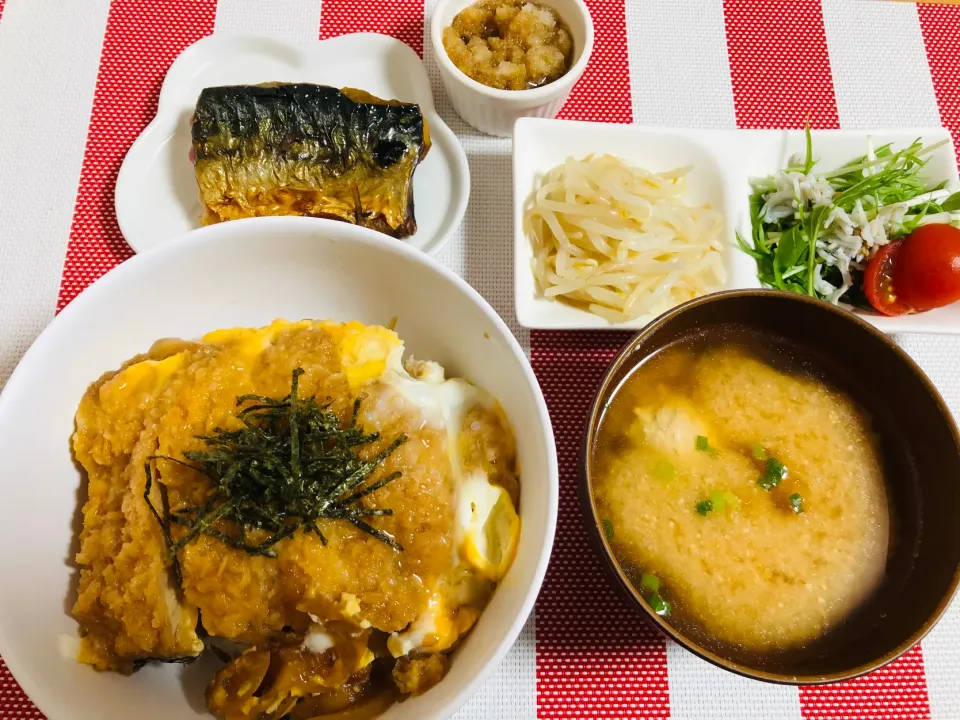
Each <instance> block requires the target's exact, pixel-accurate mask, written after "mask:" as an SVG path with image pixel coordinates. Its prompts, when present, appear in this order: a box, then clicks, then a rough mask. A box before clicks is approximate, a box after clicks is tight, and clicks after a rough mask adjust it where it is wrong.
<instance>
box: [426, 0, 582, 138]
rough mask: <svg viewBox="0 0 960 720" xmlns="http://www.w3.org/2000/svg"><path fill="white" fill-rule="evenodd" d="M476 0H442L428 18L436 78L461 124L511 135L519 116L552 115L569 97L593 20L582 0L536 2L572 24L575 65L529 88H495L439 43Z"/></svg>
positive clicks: (578, 72) (545, 116) (580, 68)
mask: <svg viewBox="0 0 960 720" xmlns="http://www.w3.org/2000/svg"><path fill="white" fill-rule="evenodd" d="M474 2H476V0H440V1H439V2H438V3H437V6H436V7H435V8H434V10H433V16H432V18H431V19H430V43H431V44H432V46H433V54H434V57H435V58H436V59H437V66H438V67H439V68H440V78H441V79H442V80H443V86H444V88H446V90H447V95H449V96H450V102H451V103H453V108H454V110H456V111H457V115H459V116H460V117H461V118H463V120H464V122H466V123H467V124H469V125H472V126H473V127H475V128H476V129H477V130H479V131H480V132H484V133H487V134H488V135H499V136H501V137H510V136H511V135H512V134H513V126H514V123H515V122H516V121H517V119H518V118H522V117H540V118H552V117H555V116H556V114H557V113H558V112H560V108H562V107H563V104H564V103H565V102H566V101H567V97H568V96H569V95H570V91H571V90H572V89H573V86H574V85H575V84H576V82H577V80H579V79H580V76H581V75H583V71H584V70H585V69H586V67H587V63H588V62H589V61H590V53H591V52H592V51H593V20H592V19H591V18H590V11H589V10H588V9H587V6H586V4H585V3H584V2H583V0H537V2H539V3H540V4H542V5H548V6H550V7H552V8H553V9H555V10H556V11H557V14H559V15H560V19H561V20H563V22H565V23H566V25H567V27H568V28H570V35H571V37H572V38H573V53H574V57H573V63H572V64H571V66H570V70H568V71H567V73H566V74H565V75H564V76H563V77H561V78H559V79H557V80H556V81H554V82H552V83H550V84H549V85H544V86H543V87H539V88H534V89H532V90H497V89H495V88H490V87H487V86H486V85H483V84H482V83H478V82H477V81H476V80H473V79H472V78H470V77H468V76H467V75H464V74H463V73H462V72H461V71H460V70H459V69H458V68H457V66H456V65H454V64H453V61H452V60H450V57H449V56H448V55H447V51H446V50H445V49H444V47H443V29H444V28H445V27H447V26H449V25H450V24H451V23H452V22H453V18H454V17H455V16H456V15H457V13H459V12H460V11H461V10H463V9H464V8H465V7H467V6H468V5H473V4H474Z"/></svg>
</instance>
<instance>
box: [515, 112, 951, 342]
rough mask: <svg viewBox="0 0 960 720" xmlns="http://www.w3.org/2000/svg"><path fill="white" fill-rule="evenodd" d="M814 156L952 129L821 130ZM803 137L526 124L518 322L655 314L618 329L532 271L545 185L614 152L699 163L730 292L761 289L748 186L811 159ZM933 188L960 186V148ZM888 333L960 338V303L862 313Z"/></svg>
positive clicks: (932, 169)
mask: <svg viewBox="0 0 960 720" xmlns="http://www.w3.org/2000/svg"><path fill="white" fill-rule="evenodd" d="M812 134H813V148H814V154H815V155H816V157H817V158H819V162H820V167H823V168H832V167H836V166H838V165H840V164H842V163H844V162H848V161H849V160H851V159H853V158H855V157H857V156H859V155H863V154H864V153H865V152H866V147H867V145H866V143H867V137H868V136H869V137H871V138H872V139H873V142H874V144H875V145H881V144H883V143H887V142H892V143H894V145H895V147H898V148H899V147H905V146H907V145H909V144H910V143H911V142H913V141H914V140H916V139H917V138H921V139H922V141H923V142H924V143H926V144H929V143H934V142H938V141H940V140H943V139H948V140H949V138H950V134H949V132H948V131H947V130H944V129H943V128H909V129H905V130H876V131H869V132H868V131H862V130H814V131H813V132H812ZM803 149H804V133H803V131H802V130H693V129H666V128H647V127H641V126H638V125H617V124H609V123H586V122H568V121H557V120H539V119H522V120H519V121H517V125H516V130H515V133H514V142H513V227H514V298H515V303H516V311H517V319H518V320H519V322H520V324H521V325H523V326H524V327H527V328H535V329H588V328H623V329H637V328H641V327H643V326H644V325H646V324H647V323H648V322H650V320H652V319H653V318H652V317H641V318H637V319H636V320H634V321H632V322H629V323H621V324H612V323H609V322H607V321H606V320H603V319H601V318H599V317H597V316H595V315H593V314H591V313H589V312H587V311H585V310H580V309H577V308H574V307H571V306H569V305H565V304H562V303H560V302H555V301H551V300H547V299H546V298H544V297H542V296H540V295H539V293H538V292H537V289H536V283H535V282H534V278H533V273H532V271H531V261H532V260H533V247H532V245H531V244H530V241H529V240H528V239H527V238H526V237H525V235H524V232H523V213H524V209H525V206H526V204H527V202H528V200H529V198H530V196H531V194H532V193H533V192H534V190H535V189H536V187H537V185H538V182H539V179H540V178H541V177H542V176H543V175H544V174H545V173H546V172H548V171H549V170H551V169H552V168H554V167H556V166H557V165H559V164H561V163H562V162H563V161H564V160H565V159H566V158H567V157H570V156H573V157H578V158H579V157H584V156H586V155H589V154H591V153H593V154H602V153H610V154H612V155H617V156H619V157H621V158H623V159H625V160H628V161H631V162H634V163H636V164H639V165H641V166H643V167H646V168H648V169H650V170H668V169H671V168H675V167H678V166H681V165H686V164H692V165H694V170H693V171H692V172H691V173H690V175H689V176H688V184H687V199H688V201H689V202H690V203H692V204H702V203H709V204H710V205H711V206H712V207H715V208H719V209H720V210H721V211H722V212H723V214H724V216H725V217H726V221H727V223H726V228H725V229H724V233H723V243H724V250H723V253H724V262H725V264H726V267H727V275H728V277H727V284H726V286H725V287H724V288H722V289H724V290H734V289H743V288H758V287H760V283H759V281H758V280H757V270H756V263H755V262H754V260H753V258H751V257H750V256H748V255H747V254H746V253H744V252H742V251H741V250H740V249H739V248H738V247H737V244H736V238H735V235H734V233H735V232H736V231H739V232H740V234H741V236H742V237H744V238H747V239H749V238H750V237H751V232H750V212H749V195H750V186H749V179H750V178H751V177H757V176H763V175H769V174H772V173H774V172H776V171H777V170H779V169H780V168H782V167H783V166H784V165H785V164H786V161H787V159H788V158H789V157H790V156H791V155H793V154H794V153H796V152H801V153H802V152H803ZM924 172H925V174H926V176H927V177H928V178H929V179H930V180H931V181H932V182H940V181H943V180H950V181H954V182H956V181H957V180H958V174H957V164H956V159H955V158H954V155H953V146H952V145H951V144H950V143H949V142H947V144H946V145H943V146H941V147H940V148H938V149H937V150H936V151H934V153H933V154H932V155H931V156H930V158H929V162H928V164H927V165H926V167H925V170H924ZM861 315H862V317H863V318H864V319H865V320H867V321H869V322H871V323H872V324H873V325H875V326H876V327H877V328H879V329H880V330H882V331H884V332H888V333H900V332H916V333H947V334H960V303H956V304H954V305H952V306H948V307H945V308H940V309H938V310H932V311H930V312H926V313H919V314H916V315H902V316H900V317H884V316H881V315H877V314H873V313H861Z"/></svg>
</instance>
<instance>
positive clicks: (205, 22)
mask: <svg viewBox="0 0 960 720" xmlns="http://www.w3.org/2000/svg"><path fill="white" fill-rule="evenodd" d="M216 7H217V4H216V0H164V1H163V2H156V0H114V2H113V3H112V4H111V6H110V14H109V16H108V18H107V30H106V35H105V37H104V42H103V52H102V54H101V56H100V70H99V74H98V76H97V88H96V92H95V93H94V97H93V111H92V113H91V116H90V129H89V131H88V133H87V145H86V150H85V151H84V156H83V169H82V170H81V172H80V186H79V189H78V191H77V202H76V206H75V208H74V211H73V225H72V227H71V229H70V243H69V245H68V246H67V258H66V263H65V265H64V268H63V279H62V281H61V284H60V299H59V302H58V303H57V309H58V310H62V309H63V308H64V306H66V304H67V303H69V302H70V301H71V300H72V299H73V298H74V297H76V296H77V294H78V293H79V292H80V291H81V290H83V289H84V288H85V287H86V286H87V285H89V284H90V283H91V282H93V281H94V280H96V279H97V278H98V277H100V276H101V275H103V274H104V273H105V272H107V271H108V270H110V269H111V268H112V267H114V266H115V265H117V264H119V263H121V262H123V261H124V260H126V259H127V258H129V257H130V256H131V255H132V254H133V251H132V250H131V249H130V246H129V245H127V243H126V242H125V241H124V239H123V237H122V236H121V235H120V228H119V227H117V219H116V216H115V213H114V208H113V190H114V185H115V182H116V179H117V171H118V170H119V169H120V163H121V161H122V160H123V156H124V154H125V153H126V152H127V149H128V148H129V147H130V145H131V143H133V141H134V140H135V139H136V137H137V135H139V134H140V132H141V131H142V130H143V128H144V127H145V126H146V125H147V123H148V122H150V120H151V119H152V118H153V116H154V114H155V113H156V109H157V95H158V93H159V90H160V83H161V81H162V80H163V76H164V74H165V73H166V72H167V68H169V67H170V63H171V62H173V60H174V58H176V56H177V55H178V54H179V53H180V51H181V50H183V49H184V48H185V47H186V46H187V45H190V44H191V43H193V42H195V41H196V40H199V39H200V38H202V37H203V36H205V35H209V34H210V33H211V32H213V21H214V15H215V14H216ZM184 162H186V159H184Z"/></svg>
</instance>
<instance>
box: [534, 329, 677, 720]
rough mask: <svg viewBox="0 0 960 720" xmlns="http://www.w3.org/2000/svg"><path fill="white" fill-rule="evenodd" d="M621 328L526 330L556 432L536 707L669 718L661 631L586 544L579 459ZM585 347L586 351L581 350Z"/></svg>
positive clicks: (577, 714)
mask: <svg viewBox="0 0 960 720" xmlns="http://www.w3.org/2000/svg"><path fill="white" fill-rule="evenodd" d="M629 337H630V335H628V334H626V333H603V332H601V333H590V332H542V331H540V332H533V333H531V337H530V346H531V352H530V359H531V361H532V363H533V367H534V370H535V371H536V373H537V379H538V380H539V381H540V387H541V388H542V389H543V394H544V397H545V398H546V401H547V406H548V408H549V410H550V417H551V419H552V421H553V429H554V433H555V434H556V439H557V454H558V459H559V463H560V514H559V518H558V521H557V534H556V540H555V541H554V547H553V556H552V558H551V560H550V567H549V569H548V570H547V577H546V579H545V580H544V584H543V590H542V591H541V593H540V598H539V599H538V601H537V715H538V717H541V718H640V717H642V718H666V717H669V716H670V698H669V690H668V686H667V652H666V643H665V641H664V639H663V638H662V637H661V636H660V635H659V634H657V633H656V632H655V631H654V630H652V629H651V628H650V627H649V626H648V625H647V624H646V623H645V622H644V621H643V620H642V619H641V618H640V615H639V614H638V613H637V612H636V610H634V609H632V608H631V607H629V606H628V605H627V604H626V603H625V602H623V601H622V600H621V599H620V598H619V597H618V596H617V595H616V594H615V593H614V590H613V587H612V585H611V583H610V581H609V580H608V579H607V578H606V577H605V576H604V575H603V572H602V569H601V566H600V561H599V560H598V558H597V557H596V555H595V554H594V552H593V551H592V549H591V548H590V547H589V546H588V544H587V536H586V533H585V531H584V526H583V523H582V522H581V519H580V518H581V515H580V505H579V502H578V497H577V482H578V471H577V460H578V456H579V452H580V442H581V439H582V437H583V429H584V427H585V425H586V418H587V414H588V412H589V409H590V404H591V401H592V400H593V398H594V395H595V394H596V391H597V388H598V387H599V385H600V382H601V380H602V379H603V375H604V373H605V372H606V370H607V368H608V367H609V365H610V362H611V361H612V360H613V358H614V356H615V355H616V354H617V352H618V351H619V350H620V348H621V347H622V346H623V344H624V343H625V342H626V341H627V339H628V338H629ZM588 348H589V349H588Z"/></svg>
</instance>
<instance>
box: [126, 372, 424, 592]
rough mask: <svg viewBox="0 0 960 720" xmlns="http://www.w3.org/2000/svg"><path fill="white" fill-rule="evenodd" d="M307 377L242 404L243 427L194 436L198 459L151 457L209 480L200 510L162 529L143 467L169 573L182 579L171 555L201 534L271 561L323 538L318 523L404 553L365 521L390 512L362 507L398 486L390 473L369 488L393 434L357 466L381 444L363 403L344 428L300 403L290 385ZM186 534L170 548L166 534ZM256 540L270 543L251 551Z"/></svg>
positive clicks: (175, 516)
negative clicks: (302, 536)
mask: <svg viewBox="0 0 960 720" xmlns="http://www.w3.org/2000/svg"><path fill="white" fill-rule="evenodd" d="M303 373H304V371H303V369H301V368H297V369H296V370H294V371H293V379H292V381H291V383H290V394H289V395H287V396H286V397H285V398H283V399H281V400H277V399H274V398H269V397H263V396H260V395H242V396H240V397H238V398H237V406H238V407H239V406H245V407H243V409H242V410H240V412H239V413H238V414H237V418H238V419H239V420H240V421H241V422H242V423H243V425H244V427H242V428H240V429H239V430H224V429H222V428H217V429H215V430H214V432H213V434H212V435H204V436H198V437H199V439H201V440H203V441H204V443H205V444H206V449H204V450H193V451H189V452H185V453H184V454H183V457H184V459H183V460H180V459H178V458H173V457H168V456H156V457H153V458H150V459H151V460H154V461H156V460H165V461H169V462H175V463H179V464H181V465H185V466H187V467H190V468H193V469H194V470H196V471H198V472H200V473H202V474H203V475H206V476H207V477H208V478H209V479H210V480H211V481H212V483H213V487H214V493H213V494H212V496H211V497H210V498H209V500H207V502H206V503H205V504H204V505H202V506H200V507H181V508H177V509H176V510H174V511H173V512H168V513H166V514H167V519H166V522H164V519H163V518H162V517H161V515H160V513H159V512H158V511H157V509H156V508H155V507H154V506H153V503H152V502H151V501H150V489H151V486H152V483H153V470H152V468H151V466H150V464H149V463H147V464H146V466H145V470H146V474H147V480H146V485H145V489H144V493H143V497H144V500H146V502H147V505H148V506H149V507H150V511H151V512H152V513H153V515H154V517H155V518H156V519H157V522H158V523H159V524H160V527H161V529H162V530H163V534H164V538H165V539H166V542H167V545H168V549H169V552H170V556H171V563H172V564H173V567H174V572H175V573H176V574H177V575H179V564H178V562H177V554H178V553H179V552H180V550H182V549H183V548H184V547H185V546H186V545H187V544H189V543H190V542H192V541H193V540H194V539H196V538H197V537H199V536H200V535H208V536H210V537H214V538H217V539H218V540H220V541H222V542H224V543H226V544H227V545H230V546H231V547H234V548H237V549H239V550H243V551H244V552H246V553H248V554H250V555H262V556H265V557H270V558H275V557H276V556H277V555H276V552H275V551H274V550H273V547H274V546H275V545H276V544H277V543H278V542H280V541H281V540H283V539H285V538H288V537H290V536H292V535H293V534H294V533H296V532H297V531H298V530H301V529H302V530H303V531H304V532H313V533H316V534H317V535H318V536H319V538H320V541H321V542H322V543H323V544H324V545H326V544H327V538H326V537H324V535H323V533H322V532H321V531H320V529H319V527H318V526H317V521H318V520H320V519H327V520H346V521H347V522H349V523H352V524H353V525H354V526H355V527H357V528H359V529H360V530H362V531H364V532H365V533H368V534H369V535H371V536H373V537H375V538H376V539H377V540H380V541H381V542H383V543H385V544H387V545H389V546H390V547H391V548H393V549H394V550H397V551H402V550H403V547H402V546H401V545H400V543H398V542H397V541H396V540H395V539H394V538H393V537H391V536H390V535H388V534H387V533H385V532H383V531H382V530H379V529H377V528H375V527H373V526H372V525H370V524H369V523H368V522H367V521H366V519H365V518H370V517H378V516H387V515H392V514H393V511H392V510H389V509H374V508H366V507H364V506H362V505H359V504H358V503H359V501H360V500H361V499H362V498H364V497H366V496H368V495H370V494H371V493H374V492H376V491H377V490H379V489H381V488H382V487H384V486H385V485H387V484H389V483H391V482H393V481H394V480H396V479H397V478H399V477H400V475H401V474H400V473H399V472H393V473H390V474H387V475H384V476H383V477H381V478H379V479H378V480H375V481H373V482H370V483H368V481H369V480H370V479H371V478H372V477H373V475H374V473H375V472H376V471H377V469H378V468H379V467H380V466H381V465H382V464H383V462H384V461H385V460H386V459H387V458H388V457H389V456H390V455H391V454H393V452H394V451H395V450H396V449H397V448H399V447H400V446H401V445H403V443H405V442H406V441H407V436H406V435H400V436H399V437H397V438H396V439H395V440H394V441H393V442H391V443H390V445H389V446H387V448H386V449H385V450H383V451H382V452H380V453H379V454H377V455H376V456H375V457H374V458H372V459H370V460H364V459H363V458H362V457H361V456H360V455H359V454H358V448H360V447H362V446H364V445H369V444H370V443H373V442H376V441H378V440H379V439H380V434H379V433H364V431H363V430H362V428H361V427H360V426H359V424H358V416H359V411H360V404H361V398H357V400H356V401H355V403H354V406H353V419H352V421H351V423H350V424H349V425H348V426H347V427H342V426H341V423H340V419H339V417H338V416H337V414H336V413H335V412H333V411H332V410H330V409H329V405H325V406H321V405H318V404H317V402H316V400H315V399H314V398H312V397H311V398H306V399H303V398H300V397H299V396H298V394H297V385H298V381H299V378H300V376H301V375H303ZM171 524H173V525H179V526H181V527H184V528H186V532H184V533H183V534H182V535H181V536H180V538H179V539H178V540H176V541H175V540H174V539H173V537H172V535H171V532H170V526H171ZM253 531H267V532H269V533H270V534H269V536H268V537H266V538H265V539H263V540H261V541H259V542H254V541H252V540H251V539H250V533H251V532H253Z"/></svg>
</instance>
